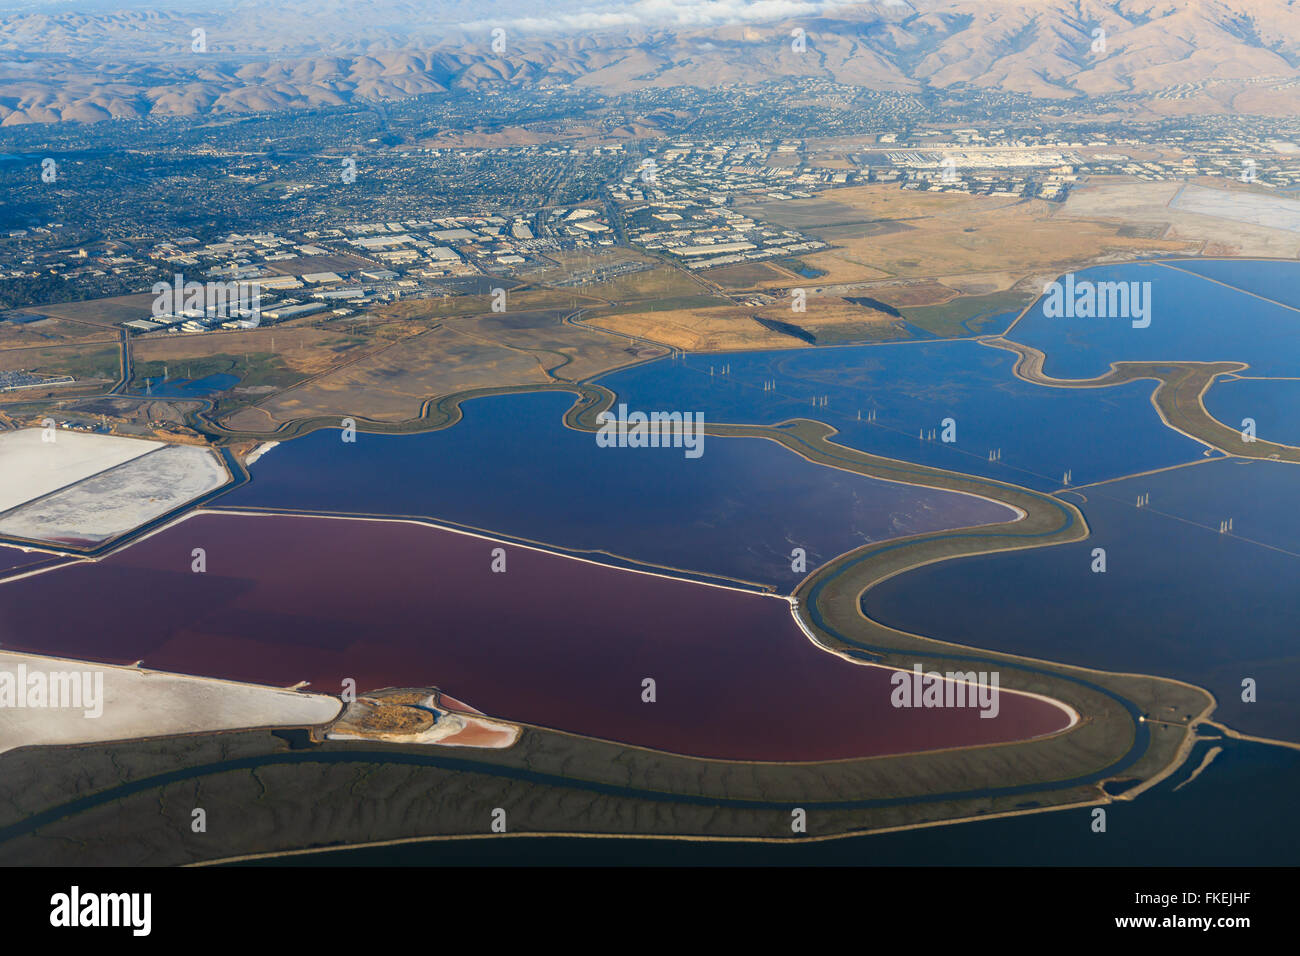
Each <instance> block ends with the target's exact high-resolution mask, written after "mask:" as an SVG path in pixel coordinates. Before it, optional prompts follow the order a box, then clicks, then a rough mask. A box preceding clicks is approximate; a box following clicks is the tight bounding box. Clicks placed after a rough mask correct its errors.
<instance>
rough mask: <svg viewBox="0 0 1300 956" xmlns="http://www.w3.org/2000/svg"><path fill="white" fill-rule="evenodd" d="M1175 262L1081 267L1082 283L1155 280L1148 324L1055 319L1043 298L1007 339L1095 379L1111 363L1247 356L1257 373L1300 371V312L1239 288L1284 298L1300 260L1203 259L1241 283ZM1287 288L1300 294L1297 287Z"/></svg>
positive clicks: (1061, 373)
mask: <svg viewBox="0 0 1300 956" xmlns="http://www.w3.org/2000/svg"><path fill="white" fill-rule="evenodd" d="M1176 265H1177V268H1171V267H1170V266H1165V265H1161V264H1159V263H1157V262H1140V263H1129V264H1125V265H1115V266H1098V267H1096V268H1092V269H1085V270H1083V271H1081V272H1079V273H1076V274H1075V281H1076V283H1078V282H1080V281H1085V280H1086V281H1089V282H1126V283H1127V282H1139V283H1142V282H1150V283H1151V288H1150V302H1151V313H1150V316H1151V324H1150V325H1149V326H1148V327H1146V328H1134V327H1133V325H1132V321H1131V320H1130V319H1128V318H1077V317H1076V318H1049V317H1047V316H1046V315H1045V314H1044V301H1045V300H1044V299H1043V298H1042V297H1040V298H1039V300H1038V302H1036V303H1035V304H1034V306H1033V307H1032V308H1031V309H1030V310H1029V311H1028V312H1027V313H1025V316H1024V318H1022V319H1021V320H1020V321H1019V322H1018V323H1017V324H1016V325H1015V327H1014V328H1012V329H1011V331H1010V332H1009V333H1008V338H1010V339H1013V340H1014V341H1016V342H1022V343H1024V344H1025V345H1031V346H1033V347H1034V348H1037V349H1041V350H1042V351H1044V352H1045V353H1047V361H1046V362H1045V363H1044V366H1043V368H1044V371H1045V372H1046V374H1048V375H1050V376H1053V377H1054V378H1062V379H1080V378H1093V377H1095V376H1097V375H1102V374H1104V373H1105V372H1106V371H1107V369H1108V368H1109V367H1110V363H1112V362H1121V361H1180V360H1181V361H1195V362H1219V361H1236V362H1245V363H1247V364H1248V365H1249V366H1250V369H1251V374H1253V375H1300V313H1297V312H1296V311H1295V309H1294V308H1287V307H1285V306H1283V305H1277V304H1274V303H1272V302H1266V301H1264V299H1261V298H1258V297H1256V296H1252V295H1248V294H1246V293H1245V292H1243V291H1241V290H1242V289H1247V290H1254V289H1258V290H1260V293H1259V294H1261V295H1269V293H1270V292H1271V293H1273V295H1271V296H1269V297H1271V298H1281V297H1282V296H1283V294H1284V293H1283V292H1282V290H1284V289H1286V288H1287V287H1288V286H1294V285H1295V284H1296V283H1297V282H1300V262H1249V263H1237V262H1223V263H1220V264H1217V265H1213V266H1211V265H1210V264H1208V263H1205V264H1202V265H1201V266H1200V268H1201V269H1202V270H1203V271H1205V272H1207V273H1209V272H1210V271H1213V272H1214V273H1215V276H1214V277H1215V278H1216V279H1219V280H1220V282H1229V283H1231V284H1232V285H1234V286H1237V287H1239V288H1230V287H1228V286H1225V285H1221V284H1220V283H1219V282H1212V281H1209V279H1206V278H1204V277H1202V276H1198V275H1193V274H1190V273H1189V272H1188V271H1186V270H1185V264H1184V263H1182V262H1179V263H1176ZM1264 290H1267V291H1264ZM1288 295H1289V296H1290V298H1295V293H1294V292H1291V293H1289V294H1288ZM1283 301H1289V299H1283Z"/></svg>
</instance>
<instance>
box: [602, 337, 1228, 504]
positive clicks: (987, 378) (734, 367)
mask: <svg viewBox="0 0 1300 956" xmlns="http://www.w3.org/2000/svg"><path fill="white" fill-rule="evenodd" d="M1014 365H1015V356H1014V355H1013V354H1012V353H1010V352H1007V351H1004V350H1002V349H994V348H990V347H988V346H986V345H981V344H979V343H978V342H973V341H942V342H914V343H906V344H901V345H870V346H849V347H844V348H825V349H798V350H786V351H776V352H771V351H767V352H734V353H729V354H724V355H687V356H685V357H684V358H680V359H677V360H675V361H672V360H666V359H665V360H660V361H657V362H652V363H649V364H647V365H641V366H638V367H636V368H631V369H627V370H625V371H621V372H615V373H613V374H611V375H607V376H605V377H604V378H602V379H600V383H601V384H602V385H606V386H608V387H609V388H611V389H613V390H614V391H615V392H617V393H618V394H619V396H620V397H621V398H624V399H625V400H626V401H627V402H628V404H629V406H630V407H632V408H641V409H657V408H667V409H681V410H684V411H685V410H689V411H703V412H704V414H705V418H706V420H708V421H713V422H737V423H760V424H775V423H777V422H781V421H785V420H787V419H790V418H800V417H803V418H813V419H817V420H818V421H823V422H826V423H827V424H829V425H832V426H834V427H835V428H838V429H839V431H840V434H839V436H838V437H837V438H836V439H835V440H836V441H839V442H842V443H844V444H846V445H850V446H852V447H855V448H860V449H863V450H865V451H870V452H874V453H876V454H880V455H886V456H889V457H891V458H900V459H904V460H907V461H915V462H920V463H922V464H927V465H935V466H937V467H940V468H949V469H952V470H954V471H960V472H964V473H967V474H977V475H986V476H989V477H992V478H998V479H1001V480H1004V481H1012V482H1015V483H1017V484H1022V485H1026V486H1028V487H1031V488H1038V489H1041V490H1051V489H1054V488H1057V487H1060V484H1061V477H1062V475H1063V473H1064V472H1065V471H1066V470H1067V469H1068V470H1070V471H1072V472H1073V481H1074V483H1075V484H1083V483H1087V482H1092V481H1101V480H1105V479H1107V478H1117V477H1119V476H1121V475H1126V474H1132V473H1134V472H1137V471H1145V470H1149V469H1152V468H1161V467H1165V466H1167V465H1172V464H1176V463H1180V462H1187V461H1193V460H1197V459H1200V458H1202V457H1204V454H1203V452H1204V447H1203V446H1202V445H1200V444H1199V443H1197V442H1195V441H1192V440H1191V439H1190V438H1187V437H1185V436H1183V435H1180V434H1178V433H1177V432H1175V431H1173V430H1172V429H1169V428H1166V427H1165V426H1164V425H1163V424H1161V422H1160V419H1159V416H1158V415H1157V414H1156V412H1155V409H1154V408H1152V406H1151V402H1150V396H1151V392H1152V391H1153V389H1154V385H1153V383H1151V382H1133V383H1130V384H1129V385H1124V386H1120V387H1118V388H1106V389H1063V388H1046V387H1042V386H1038V385H1032V384H1030V383H1028V382H1024V381H1021V380H1020V379H1017V378H1016V377H1015V376H1014V375H1013V374H1012V368H1013V367H1014ZM725 366H729V367H730V373H729V374H727V375H723V374H721V373H722V369H723V368H724V367H725ZM710 370H712V374H710ZM769 380H772V381H775V382H776V388H775V390H771V391H764V388H763V383H764V382H765V381H769ZM818 396H826V397H827V403H826V405H825V406H820V405H814V404H813V402H814V400H815V399H816V398H817V397H818ZM872 410H874V411H875V413H876V420H875V422H874V423H871V422H866V421H858V420H857V416H858V412H859V411H861V413H862V417H863V418H864V419H865V418H866V417H867V415H868V413H869V412H870V411H872ZM948 417H951V418H953V419H955V420H956V423H957V425H956V427H957V431H956V438H957V441H956V442H955V443H953V444H945V443H944V442H942V441H940V440H939V437H940V433H941V431H942V428H943V425H942V421H943V419H945V418H948ZM931 430H933V431H934V432H935V440H934V441H921V440H920V439H919V437H918V435H919V433H920V432H921V431H925V432H926V433H927V434H928V433H929V432H930V431H931ZM992 449H1001V450H1002V457H1001V460H1000V461H999V462H990V461H989V460H988V454H989V451H990V450H992Z"/></svg>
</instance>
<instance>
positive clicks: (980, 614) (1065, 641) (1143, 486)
mask: <svg viewBox="0 0 1300 956" xmlns="http://www.w3.org/2000/svg"><path fill="white" fill-rule="evenodd" d="M1142 493H1146V494H1149V495H1150V504H1149V506H1148V507H1146V508H1141V509H1139V508H1137V507H1135V502H1136V499H1137V496H1138V495H1139V494H1142ZM1083 494H1086V495H1087V502H1086V503H1085V504H1083V505H1082V509H1083V512H1084V514H1085V515H1086V517H1087V519H1088V524H1089V526H1090V527H1091V529H1092V536H1091V537H1090V538H1089V539H1088V540H1087V541H1084V542H1081V543H1079V544H1071V545H1062V546H1058V547H1052V548H1044V549H1039V550H1033V551H1025V552H1018V553H1008V554H1000V555H990V556H987V557H978V558H968V559H963V560H959V561H949V562H945V563H942V564H936V565H931V566H929V567H925V568H920V569H918V570H915V571H912V572H909V573H907V574H904V575H900V576H899V577H896V578H894V579H892V580H890V581H886V582H884V583H883V584H881V585H880V586H879V587H876V588H874V589H872V590H871V591H870V592H869V593H868V594H867V596H866V599H865V601H864V609H865V610H866V612H867V613H868V614H869V615H870V616H872V617H873V618H876V619H877V620H880V621H883V622H885V623H888V624H893V625H897V626H900V627H904V628H906V629H907V630H910V631H916V632H919V633H921V634H926V635H930V636H933V637H937V638H940V639H944V640H950V641H955V642H958V643H961V644H970V645H974V646H976V647H981V648H992V649H995V650H1003V651H1011V652H1013V653H1018V654H1025V655H1028V656H1031V657H1042V658H1047V659H1048V660H1055V661H1063V662H1066V663H1075V664H1083V665H1087V666H1091V667H1098V668H1102V669H1106V670H1118V671H1136V672H1140V673H1151V674H1162V675H1166V676H1170V677H1176V678H1180V679H1182V680H1186V681H1190V682H1192V683H1194V684H1198V685H1200V686H1202V687H1205V688H1207V689H1209V690H1210V691H1211V692H1213V693H1214V694H1215V696H1216V698H1217V699H1218V701H1219V709H1218V711H1217V712H1216V713H1217V715H1218V716H1219V717H1220V718H1221V719H1223V720H1225V721H1227V723H1228V724H1230V725H1231V726H1233V727H1235V728H1237V729H1239V730H1241V731H1243V732H1246V733H1253V734H1259V735H1262V736H1268V737H1278V738H1282V739H1288V740H1300V694H1297V693H1296V687H1297V686H1300V630H1297V627H1296V622H1297V621H1300V467H1297V466H1296V465H1290V464H1284V463H1279V462H1264V461H1242V460H1236V459H1223V460H1218V461H1213V462H1206V463H1203V464H1198V465H1194V466H1191V467H1187V468H1177V469H1173V470H1170V471H1166V472H1162V473H1160V474H1155V475H1147V476H1143V477H1140V478H1131V479H1125V480H1123V481H1119V482H1114V483H1111V484H1107V485H1102V486H1099V487H1095V488H1087V489H1085V490H1084V491H1083ZM1229 517H1231V518H1232V519H1233V534H1231V535H1225V534H1220V533H1219V532H1218V527H1219V522H1220V521H1222V520H1226V519H1227V518H1229ZM1098 547H1100V548H1104V549H1105V550H1106V559H1107V571H1106V572H1105V573H1104V574H1097V573H1093V572H1092V570H1091V564H1092V550H1093V549H1094V548H1098ZM1245 677H1250V678H1253V679H1254V680H1255V681H1256V682H1257V685H1258V696H1259V699H1258V701H1257V702H1255V703H1245V702H1243V701H1242V700H1241V699H1240V695H1241V681H1242V679H1243V678H1245Z"/></svg>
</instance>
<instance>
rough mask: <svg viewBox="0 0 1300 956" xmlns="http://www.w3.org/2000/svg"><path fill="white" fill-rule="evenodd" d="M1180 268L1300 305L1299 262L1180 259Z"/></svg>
mask: <svg viewBox="0 0 1300 956" xmlns="http://www.w3.org/2000/svg"><path fill="white" fill-rule="evenodd" d="M1169 264H1170V265H1171V266H1177V267H1178V268H1179V269H1186V270H1187V271H1188V272H1195V273H1196V274H1197V275H1202V276H1205V277H1206V278H1209V279H1215V280H1217V281H1219V282H1223V283H1226V284H1227V285H1230V286H1235V287H1236V288H1238V289H1243V290H1245V291H1247V292H1253V293H1254V294H1255V295H1258V296H1263V297H1264V298H1266V299H1272V300H1274V301H1275V302H1283V303H1285V304H1286V305H1289V306H1292V307H1294V308H1297V309H1300V265H1298V264H1297V263H1295V262H1277V261H1274V260H1270V259H1179V260H1177V261H1174V262H1170V263H1169Z"/></svg>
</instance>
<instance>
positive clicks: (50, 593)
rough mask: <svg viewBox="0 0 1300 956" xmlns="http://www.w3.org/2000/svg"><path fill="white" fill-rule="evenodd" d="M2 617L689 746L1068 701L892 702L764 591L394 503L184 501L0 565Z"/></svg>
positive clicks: (804, 748) (93, 639)
mask: <svg viewBox="0 0 1300 956" xmlns="http://www.w3.org/2000/svg"><path fill="white" fill-rule="evenodd" d="M496 548H504V560H505V568H506V570H505V571H504V572H494V571H493V570H492V565H493V561H494V555H493V551H494V549H496ZM195 549H202V554H203V560H204V562H205V570H204V571H202V572H196V571H195V570H194V567H195V561H196V558H195V557H194V552H195ZM496 558H497V559H499V558H500V555H498V556H496ZM69 594H76V595H78V599H77V600H75V601H70V600H68V599H67V595H69ZM0 622H3V625H2V626H3V631H2V632H0V642H3V644H4V645H5V647H6V648H9V649H12V650H28V651H32V652H35V653H44V654H50V655H55V656H61V657H73V658H85V659H90V660H102V661H108V662H131V661H135V660H143V661H144V663H145V665H146V666H148V667H151V668H153V669H156V670H164V671H172V672H179V673H189V674H202V675H205V676H212V677H223V678H227V679H231V680H243V681H250V682H256V683H265V684H272V685H280V686H289V685H293V684H296V683H298V682H300V681H308V682H310V683H309V689H310V690H312V691H316V692H321V693H334V694H337V693H339V692H340V691H341V690H342V689H343V686H344V685H343V682H344V680H346V679H349V678H351V679H352V680H355V681H356V687H357V689H358V690H360V691H364V690H367V689H377V688H381V687H385V686H437V687H440V688H442V689H443V690H445V691H446V692H447V693H449V694H452V695H454V696H455V697H456V698H457V699H459V700H463V701H467V702H468V703H469V704H471V705H472V706H474V707H476V708H478V709H479V710H481V711H483V712H484V713H487V714H488V715H490V716H495V717H500V718H503V719H507V720H515V721H520V722H524V723H533V724H539V725H542V726H546V727H550V728H555V729H559V730H565V731H570V732H573V733H579V734H584V735H590V736H595V737H601V738H605V739H610V740H616V741H620V742H623V743H628V744H635V745H640V746H645V747H651V748H656V749H662V750H668V751H673V752H676V753H684V754H690V755H694V756H704V757H718V758H728V759H745V760H826V759H835V758H847V757H858V756H865V755H874V754H887V753H902V752H908V751H915V750H923V749H934V748H944V747H956V746H966V745H972V744H982V743H994V742H999V741H1009V740H1018V739H1024V738H1027V737H1033V736H1037V735H1041V734H1045V733H1051V732H1053V731H1056V730H1059V729H1062V728H1064V727H1065V726H1066V725H1067V724H1068V723H1069V717H1068V715H1067V714H1066V713H1065V712H1064V711H1063V710H1062V709H1060V708H1059V707H1058V706H1056V705H1054V704H1052V703H1050V702H1047V701H1045V700H1041V699H1036V698H1029V697H1025V696H1021V695H1016V694H1012V693H1009V692H1005V691H1004V692H1002V693H1001V694H1000V695H999V703H998V708H997V710H998V713H997V716H996V717H993V718H985V717H982V716H981V715H980V710H979V709H977V708H975V707H938V708H924V707H919V708H907V707H895V706H893V704H892V703H891V692H892V691H893V689H894V685H893V684H892V682H891V675H892V674H893V673H896V672H892V671H888V670H885V669H881V668H875V667H866V666H862V665H859V664H855V663H852V662H849V661H847V660H844V659H842V658H839V657H836V656H834V655H831V654H828V653H826V652H825V651H823V650H821V649H819V648H817V647H815V646H814V645H813V644H812V643H811V642H810V641H809V639H808V638H807V637H806V636H805V635H804V634H803V632H802V631H801V630H800V629H799V627H798V626H797V624H796V623H795V621H794V620H793V618H792V616H791V614H790V609H789V606H788V604H787V602H786V601H785V600H783V599H780V598H776V597H771V596H764V595H759V594H755V593H752V592H746V591H738V590H733V589H726V588H719V587H711V586H707V585H702V584H698V583H693V582H687V581H681V580H676V579H670V578H666V577H661V576H657V575H651V574H642V573H636V572H630V571H625V570H620V569H616V568H610V567H606V566H602V565H597V564H593V563H590V562H586V561H580V560H576V559H573V558H568V557H563V556H560V555H555V554H551V553H548V552H543V551H537V550H531V549H527V548H523V547H517V546H510V545H504V546H503V545H501V544H500V543H498V542H495V541H492V540H488V539H484V538H480V537H476V536H471V535H466V534H459V533H455V532H450V531H442V530H437V529H433V528H429V527H427V526H422V525H417V524H412V523H401V522H391V521H363V520H352V519H334V518H318V517H286V516H270V515H257V516H245V515H228V514H201V515H199V516H196V517H193V518H190V519H188V520H186V521H183V522H180V523H178V524H176V525H174V526H172V527H170V528H168V529H166V530H164V531H161V532H158V533H156V534H154V535H152V536H150V537H147V538H145V539H143V540H141V541H139V542H137V543H136V544H134V545H132V546H131V547H129V548H126V549H124V550H122V551H120V552H118V553H116V554H114V555H112V556H111V557H108V558H105V559H103V560H100V561H97V562H84V563H81V564H78V565H76V566H73V567H69V568H63V569H59V570H57V571H53V572H50V573H47V574H42V575H37V576H35V577H31V578H26V579H23V580H19V581H14V582H10V583H8V584H6V585H4V586H3V587H0ZM647 680H651V681H653V682H654V683H653V689H654V694H653V696H654V700H653V702H650V701H647V700H646V699H644V698H645V696H646V688H647V687H648V686H650V685H647V684H646V683H645V682H646V681H647Z"/></svg>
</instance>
